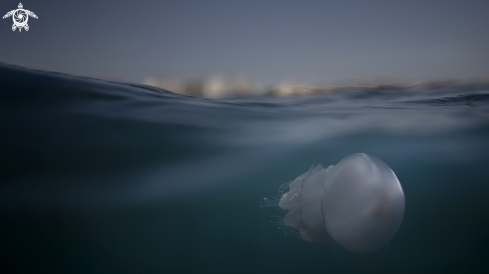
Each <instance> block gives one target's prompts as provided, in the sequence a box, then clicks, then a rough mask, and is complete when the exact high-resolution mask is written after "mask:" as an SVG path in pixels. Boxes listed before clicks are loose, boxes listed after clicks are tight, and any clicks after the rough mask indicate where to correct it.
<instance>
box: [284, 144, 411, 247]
mask: <svg viewBox="0 0 489 274" xmlns="http://www.w3.org/2000/svg"><path fill="white" fill-rule="evenodd" d="M289 189H290V190H289V192H287V193H285V194H284V195H283V196H282V198H281V199H280V203H279V206H280V208H282V209H287V210H289V212H288V213H287V215H286V216H285V217H284V219H283V222H284V224H286V225H288V226H291V227H294V228H297V229H299V231H300V233H301V237H302V238H303V239H305V240H307V241H310V242H320V243H325V244H329V245H332V244H334V243H335V242H336V243H338V244H339V245H340V246H342V247H343V248H345V249H346V250H349V251H351V252H355V253H371V252H373V251H376V250H378V249H380V248H382V247H383V246H385V245H386V244H387V243H388V242H389V240H390V239H391V238H392V237H393V236H394V234H395V233H396V232H397V230H398V229H399V227H400V225H401V222H402V219H403V217H404V206H405V199H404V192H403V190H402V187H401V184H400V183H399V180H398V179H397V177H396V175H395V174H394V172H393V171H392V169H390V168H389V166H387V164H385V163H384V162H383V161H382V160H380V159H379V158H377V157H375V156H372V155H369V154H365V153H356V154H352V155H350V156H347V157H345V158H343V159H342V160H341V161H340V162H339V163H338V164H337V165H336V166H329V167H328V168H326V169H324V168H323V167H322V166H321V165H318V166H317V167H312V168H311V169H310V170H309V171H308V172H306V173H305V174H303V175H301V176H299V177H298V178H297V179H296V180H294V181H293V182H292V183H291V184H290V188H289Z"/></svg>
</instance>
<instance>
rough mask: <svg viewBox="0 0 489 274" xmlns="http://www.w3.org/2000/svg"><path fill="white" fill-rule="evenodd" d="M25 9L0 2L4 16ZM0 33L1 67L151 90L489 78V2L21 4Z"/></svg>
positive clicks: (7, 0) (192, 0)
mask: <svg viewBox="0 0 489 274" xmlns="http://www.w3.org/2000/svg"><path fill="white" fill-rule="evenodd" d="M18 4H19V0H15V1H14V0H0V13H1V15H2V16H3V15H4V14H5V13H7V12H8V11H10V10H13V9H16V8H17V5H18ZM22 4H23V5H24V8H25V9H28V10H31V11H33V12H34V13H36V14H37V16H39V19H32V18H31V19H29V26H30V30H29V31H28V32H25V31H22V32H21V33H19V32H18V31H16V32H12V30H11V25H12V20H11V18H7V19H3V20H1V21H0V22H1V23H0V37H1V39H0V61H1V62H6V63H11V64H17V65H22V66H26V67H31V68H38V69H43V70H51V71H60V72H66V73H72V74H77V75H84V76H91V77H98V78H114V79H121V80H124V81H129V82H138V83H140V82H142V81H143V80H144V79H145V78H146V77H151V76H154V77H163V78H182V77H189V76H199V77H209V76H211V75H214V74H216V73H222V74H226V75H231V76H236V75H247V76H248V77H250V78H251V79H252V80H254V81H257V82H261V83H265V84H266V83H277V82H280V81H283V80H287V79H291V80H297V81H321V80H328V79H343V78H351V77H357V76H367V77H394V78H399V79H408V80H411V79H412V80H422V79H426V80H429V79H447V78H455V79H464V78H470V77H488V76H489V36H488V35H487V34H486V30H487V28H488V27H489V17H488V16H487V14H488V13H489V2H487V1H482V0H468V1H461V0H456V1H441V0H431V1H430V0H425V1H420V0H415V1H402V2H392V1H383V0H382V1H360V0H352V1H341V2H340V1H319V0H318V1H313V0H311V1H287V0H282V1H255V0H248V1H222V0H211V1H197V0H187V1H147V0H143V1H113V0H110V1H83V2H79V1H68V2H67V1H59V0H47V1H42V2H39V1H22Z"/></svg>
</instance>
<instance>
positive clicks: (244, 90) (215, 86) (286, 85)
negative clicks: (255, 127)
mask: <svg viewBox="0 0 489 274" xmlns="http://www.w3.org/2000/svg"><path fill="white" fill-rule="evenodd" d="M143 84H146V85H150V86H155V87H159V88H162V89H165V90H169V91H172V92H176V93H180V94H185V95H189V96H194V97H203V98H213V99H217V98H231V97H245V96H257V95H266V94H268V95H276V96H294V95H309V94H319V93H326V92H331V91H335V90H339V89H348V88H357V89H358V88H360V89H378V88H382V89H386V88H388V89H395V88H409V87H433V86H442V85H454V84H489V77H488V78H473V79H467V80H457V81H456V80H439V81H418V82H414V83H413V82H406V81H399V80H396V79H394V78H392V77H383V78H379V77H377V78H372V77H370V78H368V77H355V78H349V79H334V80H330V81H326V82H323V83H321V84H311V83H297V82H294V81H283V82H281V83H279V84H277V85H273V86H264V85H260V84H257V83H253V82H252V81H251V80H250V79H249V78H248V77H246V76H239V77H229V76H224V75H222V74H216V75H214V76H212V77H209V78H208V79H205V80H204V79H202V78H199V77H189V78H183V79H164V78H154V77H152V78H146V79H145V80H144V82H143Z"/></svg>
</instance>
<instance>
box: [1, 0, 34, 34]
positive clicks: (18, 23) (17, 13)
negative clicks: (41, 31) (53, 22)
mask: <svg viewBox="0 0 489 274" xmlns="http://www.w3.org/2000/svg"><path fill="white" fill-rule="evenodd" d="M23 8H24V6H22V3H20V4H19V8H18V9H16V10H11V11H9V12H7V14H5V15H4V16H3V18H2V19H5V18H8V17H10V16H12V19H13V20H14V24H13V25H12V31H15V30H16V29H17V28H18V29H19V32H21V31H22V28H24V29H25V30H26V31H28V30H29V25H27V21H28V20H29V16H30V17H34V18H36V19H37V15H36V14H34V13H33V12H32V11H30V10H25V9H23Z"/></svg>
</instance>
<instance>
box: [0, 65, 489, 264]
mask: <svg viewBox="0 0 489 274" xmlns="http://www.w3.org/2000/svg"><path fill="white" fill-rule="evenodd" d="M0 126H1V128H0V181H1V184H0V218H1V225H0V235H1V236H0V257H1V261H0V273H349V272H352V271H354V270H353V269H355V267H352V266H349V265H348V263H345V262H342V258H343V257H341V256H340V257H338V256H336V255H335V254H336V253H335V252H336V251H335V250H333V249H331V248H329V247H327V246H324V245H321V244H314V243H309V242H306V241H303V240H301V239H299V238H296V237H292V236H284V235H283V231H281V230H279V229H277V227H276V226H274V225H273V224H271V223H270V221H271V219H270V216H269V215H267V214H264V212H262V210H261V209H260V207H259V203H260V202H261V201H262V199H263V197H272V196H273V195H274V194H275V193H276V192H277V191H278V188H279V186H280V185H282V184H283V183H286V182H288V181H291V180H293V179H295V178H296V177H297V176H299V175H301V174H303V173H304V172H306V171H307V170H308V169H309V168H310V167H311V166H312V165H316V164H318V163H322V164H323V165H324V166H327V165H331V164H336V163H337V162H338V161H339V160H341V159H342V158H343V157H345V156H347V155H350V154H353V153H357V152H365V153H369V154H372V155H375V156H377V157H379V158H381V159H382V160H383V161H384V162H386V163H387V164H388V165H389V166H390V167H391V168H392V169H393V170H394V171H395V173H396V175H397V177H398V178H399V180H400V182H401V184H402V186H403V188H404V192H405V196H406V212H405V217H404V221H403V223H402V225H401V228H400V229H399V231H398V233H397V234H396V236H395V237H394V238H393V240H392V241H391V242H390V244H389V246H388V247H387V248H386V250H385V252H384V253H383V254H384V255H383V256H382V258H380V259H379V258H375V260H378V261H376V262H375V263H374V264H370V265H369V267H367V268H364V269H363V271H365V272H371V273H434V272H440V273H449V272H452V273H461V272H467V273H485V272H486V271H487V270H489V241H488V238H487V236H488V232H489V198H488V197H489V179H488V175H489V85H475V84H473V85H446V86H436V87H424V88H421V87H417V88H415V87H412V88H383V89H380V88H379V89H345V90H339V91H336V92H332V93H327V94H318V95H310V96H305V97H288V98H277V97H273V96H268V97H253V98H252V97H250V98H238V99H226V100H208V99H201V98H193V97H188V96H184V95H179V94H174V93H171V92H168V91H164V90H161V89H158V88H153V87H149V86H144V85H137V84H130V83H117V82H110V81H104V80H98V79H90V78H82V77H74V76H70V75H65V74H59V73H51V72H42V71H34V70H28V69H24V68H20V67H15V66H10V65H7V64H0ZM364 259H365V258H364ZM360 260H363V259H362V258H360ZM365 260H370V259H369V258H366V259H365ZM2 271H3V272H2Z"/></svg>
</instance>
